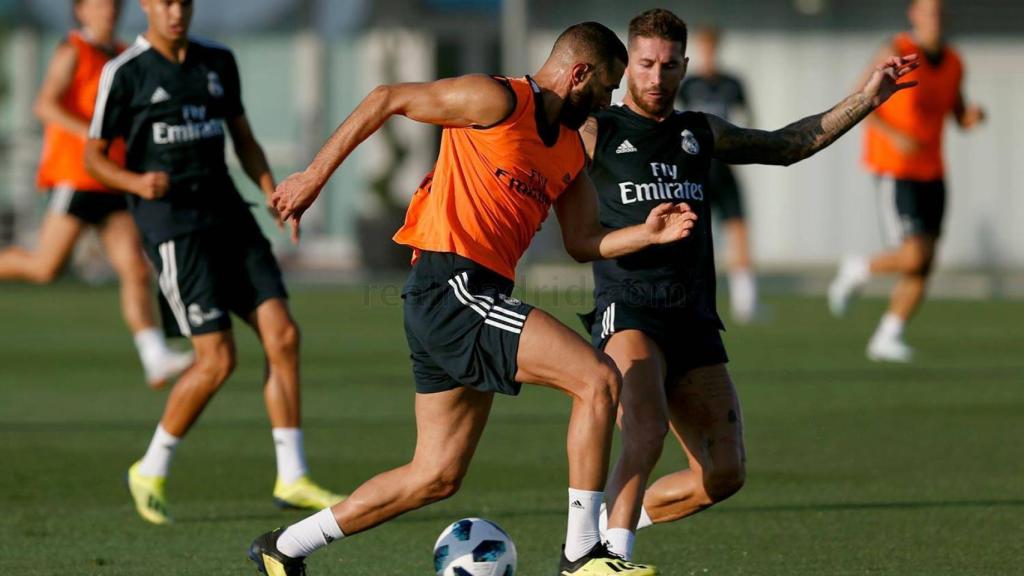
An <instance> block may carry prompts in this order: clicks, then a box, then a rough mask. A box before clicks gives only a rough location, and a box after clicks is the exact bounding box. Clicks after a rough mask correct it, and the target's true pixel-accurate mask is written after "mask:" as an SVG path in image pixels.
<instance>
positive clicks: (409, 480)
mask: <svg viewBox="0 0 1024 576" xmlns="http://www.w3.org/2000/svg"><path fill="white" fill-rule="evenodd" d="M493 400H494V395H493V394H492V393H484V392H478V391H476V390H472V389H469V388H456V389H455V390H449V391H447V392H440V393H437V394H417V395H416V452H415V453H414V454H413V458H412V461H411V462H409V463H408V464H406V465H405V466H402V467H399V468H395V469H394V470H390V471H388V472H384V473H383V474H379V475H377V476H375V477H373V478H371V479H370V480H368V481H367V482H365V483H364V484H363V485H362V486H360V487H359V488H356V490H355V492H353V493H352V495H351V496H349V497H348V499H346V500H344V501H343V502H341V503H339V504H336V505H334V506H333V507H332V508H331V510H332V512H333V513H334V518H335V520H337V522H338V525H339V526H340V527H341V529H342V531H343V532H344V533H345V534H346V535H348V536H351V535H352V534H356V533H359V532H362V531H364V530H369V529H370V528H373V527H374V526H377V525H378V524H381V523H383V522H386V521H388V520H390V519H392V518H395V517H396V516H399V515H401V514H404V513H406V512H409V511H412V510H416V509H417V508H421V507H423V506H426V505H427V504H430V503H432V502H436V501H438V500H443V499H445V498H448V497H450V496H451V495H453V494H455V492H456V491H457V490H458V489H459V485H460V483H461V481H462V478H463V477H464V476H465V475H466V470H467V469H468V468H469V462H470V460H472V458H473V454H474V452H476V447H477V444H478V443H479V441H480V436H481V435H482V434H483V431H484V425H485V424H486V423H487V416H488V414H490V411H491V403H492V401H493Z"/></svg>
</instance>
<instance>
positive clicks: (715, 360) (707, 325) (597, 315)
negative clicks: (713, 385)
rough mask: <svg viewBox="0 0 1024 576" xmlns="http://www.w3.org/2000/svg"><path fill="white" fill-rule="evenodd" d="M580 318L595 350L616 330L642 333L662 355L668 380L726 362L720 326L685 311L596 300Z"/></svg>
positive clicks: (727, 357)
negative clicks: (595, 305) (592, 308)
mask: <svg viewBox="0 0 1024 576" xmlns="http://www.w3.org/2000/svg"><path fill="white" fill-rule="evenodd" d="M580 318H581V319H582V320H583V325H584V326H585V327H586V329H587V331H589V332H590V339H591V342H592V343H593V344H594V347H595V348H597V349H598V350H604V347H605V346H606V345H607V344H608V340H610V339H611V337H612V335H613V334H615V333H616V332H622V331H623V330H639V331H641V332H643V333H644V334H645V335H647V337H649V338H650V339H652V340H654V342H655V343H657V345H658V347H659V348H661V352H662V354H664V355H665V362H666V364H667V365H668V378H669V379H670V380H674V379H675V378H678V377H681V376H683V375H685V374H686V373H687V372H689V371H691V370H693V369H695V368H701V367H703V366H714V365H716V364H726V363H728V362H729V356H728V355H727V354H726V353H725V344H724V343H723V342H722V334H721V331H720V328H719V327H718V326H717V325H715V324H713V323H711V322H706V321H702V320H695V319H694V318H693V315H692V313H691V312H690V311H687V310H683V309H678V308H647V307H637V306H625V305H622V304H618V303H615V302H610V303H603V302H598V305H597V308H595V309H594V310H593V311H591V312H590V313H589V314H586V315H581V316H580Z"/></svg>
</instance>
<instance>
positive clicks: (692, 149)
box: [679, 130, 700, 156]
mask: <svg viewBox="0 0 1024 576" xmlns="http://www.w3.org/2000/svg"><path fill="white" fill-rule="evenodd" d="M679 135H680V136H681V137H682V145H683V152H686V153H687V154H690V155H692V156H696V155H697V154H700V144H698V143H697V137H696V136H694V135H693V132H690V131H689V130H683V131H682V132H681V133H680V134H679Z"/></svg>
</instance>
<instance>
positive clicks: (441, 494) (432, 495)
mask: <svg viewBox="0 0 1024 576" xmlns="http://www.w3.org/2000/svg"><path fill="white" fill-rule="evenodd" d="M464 476H465V474H463V473H460V472H458V471H455V470H438V471H435V472H433V473H431V474H428V475H427V476H425V478H424V479H423V481H422V482H421V484H420V487H419V490H418V492H419V493H420V495H421V496H422V497H423V498H424V500H426V501H427V502H437V501H439V500H445V499H447V498H451V497H452V496H454V495H455V493H456V492H458V491H459V488H461V487H462V479H463V477H464Z"/></svg>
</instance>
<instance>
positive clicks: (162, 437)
mask: <svg viewBox="0 0 1024 576" xmlns="http://www.w3.org/2000/svg"><path fill="white" fill-rule="evenodd" d="M178 442H181V438H178V437H177V436H172V435H171V433H170V432H168V431H167V430H164V427H163V426H161V425H157V427H156V433H154V434H153V439H152V440H150V442H149V449H148V450H146V455H145V456H143V457H142V464H140V465H139V474H142V475H143V476H167V471H168V470H170V468H171V458H173V457H174V449H175V448H177V447H178Z"/></svg>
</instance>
